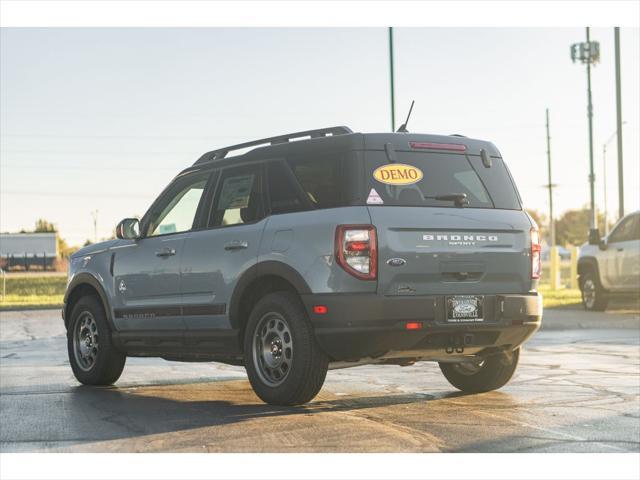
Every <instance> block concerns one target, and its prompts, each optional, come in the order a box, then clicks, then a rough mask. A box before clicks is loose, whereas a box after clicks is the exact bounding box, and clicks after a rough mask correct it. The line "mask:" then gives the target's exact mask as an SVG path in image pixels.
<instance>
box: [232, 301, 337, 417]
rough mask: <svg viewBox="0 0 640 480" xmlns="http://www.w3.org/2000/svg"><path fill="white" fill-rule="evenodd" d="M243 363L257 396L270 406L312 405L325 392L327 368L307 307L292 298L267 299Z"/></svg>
mask: <svg viewBox="0 0 640 480" xmlns="http://www.w3.org/2000/svg"><path fill="white" fill-rule="evenodd" d="M244 360H245V366H246V369H247V375H248V376H249V381H250V382H251V386H252V387H253V390H254V391H255V392H256V394H257V395H258V397H260V398H261V399H262V400H263V401H264V402H266V403H270V404H272V405H299V404H302V403H306V402H308V401H310V400H311V399H312V398H313V397H315V396H316V395H317V394H318V392H319V391H320V389H321V388H322V384H323V383H324V379H325V377H326V375H327V369H328V365H329V360H328V358H327V356H326V354H325V353H324V352H323V351H322V350H320V347H319V346H318V344H317V342H316V339H315V336H314V333H313V328H312V326H311V323H310V322H309V320H308V318H307V314H306V312H305V310H304V307H303V306H302V305H301V303H300V301H299V300H298V298H297V297H296V296H295V295H293V294H292V293H289V292H276V293H271V294H268V295H266V296H265V297H263V298H262V299H261V300H260V301H258V303H257V304H256V306H255V307H254V308H253V310H252V312H251V315H250V316H249V321H248V323H247V328H246V331H245V337H244Z"/></svg>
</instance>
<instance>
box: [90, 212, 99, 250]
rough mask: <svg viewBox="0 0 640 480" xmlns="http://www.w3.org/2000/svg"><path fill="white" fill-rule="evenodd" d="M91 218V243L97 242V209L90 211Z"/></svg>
mask: <svg viewBox="0 0 640 480" xmlns="http://www.w3.org/2000/svg"><path fill="white" fill-rule="evenodd" d="M91 217H92V218H93V243H98V210H93V211H92V212H91Z"/></svg>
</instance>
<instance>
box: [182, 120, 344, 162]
mask: <svg viewBox="0 0 640 480" xmlns="http://www.w3.org/2000/svg"><path fill="white" fill-rule="evenodd" d="M348 133H353V130H351V129H350V128H349V127H343V126H338V127H328V128H318V129H316V130H306V131H304V132H295V133H288V134H286V135H278V136H277V137H269V138H262V139H260V140H254V141H252V142H246V143H239V144H237V145H232V146H230V147H224V148H220V149H218V150H213V151H211V152H208V153H205V154H204V155H203V156H202V157H200V159H198V161H196V163H194V165H198V164H199V163H204V162H210V161H212V160H221V159H223V158H225V157H226V156H227V154H228V153H229V152H232V151H234V150H241V149H243V148H249V147H257V146H259V145H278V144H280V143H287V142H289V141H291V140H294V139H296V138H304V137H310V138H320V137H326V136H328V135H332V136H335V135H345V134H348Z"/></svg>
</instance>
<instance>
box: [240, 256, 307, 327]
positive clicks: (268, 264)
mask: <svg viewBox="0 0 640 480" xmlns="http://www.w3.org/2000/svg"><path fill="white" fill-rule="evenodd" d="M270 275H273V276H277V277H281V278H283V279H284V280H286V281H287V282H289V283H290V284H291V285H293V287H294V288H295V289H296V291H297V292H298V294H299V295H306V294H309V293H311V289H310V288H309V285H308V284H307V282H306V280H305V279H304V278H303V277H302V275H300V273H298V272H297V271H296V270H295V269H294V268H293V267H291V266H289V265H287V264H286V263H283V262H278V261H276V260H266V261H264V262H260V263H256V264H255V265H253V266H252V267H251V268H249V269H248V270H247V271H245V272H244V273H243V274H242V276H241V277H240V279H239V280H238V283H237V284H236V287H235V288H234V290H233V294H232V295H231V300H230V302H229V321H230V322H231V325H232V326H233V328H237V316H238V311H239V310H240V299H241V298H242V296H243V295H244V293H245V291H246V289H247V288H248V287H249V285H251V283H252V282H253V281H254V280H256V279H258V278H260V277H266V276H270Z"/></svg>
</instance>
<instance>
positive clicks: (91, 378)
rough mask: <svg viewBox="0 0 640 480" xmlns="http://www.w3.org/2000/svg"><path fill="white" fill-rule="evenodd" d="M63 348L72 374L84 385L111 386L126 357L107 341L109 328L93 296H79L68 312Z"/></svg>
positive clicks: (109, 333) (99, 304) (109, 340)
mask: <svg viewBox="0 0 640 480" xmlns="http://www.w3.org/2000/svg"><path fill="white" fill-rule="evenodd" d="M67 351H68V354H69V363H70V364H71V369H72V370H73V374H74V375H75V377H76V378H77V379H78V381H79V382H80V383H83V384H85V385H111V384H112V383H114V382H115V381H116V380H118V378H120V374H121V373H122V370H123V369H124V364H125V361H126V360H127V357H126V355H125V354H124V353H122V352H120V351H118V350H116V349H115V348H114V347H113V345H112V344H111V329H110V328H109V324H108V322H107V319H106V316H105V313H104V309H103V308H102V304H101V303H100V302H99V301H98V299H97V298H96V297H93V296H85V297H82V298H80V300H78V302H77V303H76V305H75V306H74V307H73V310H72V311H71V318H70V320H69V326H68V328H67Z"/></svg>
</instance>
